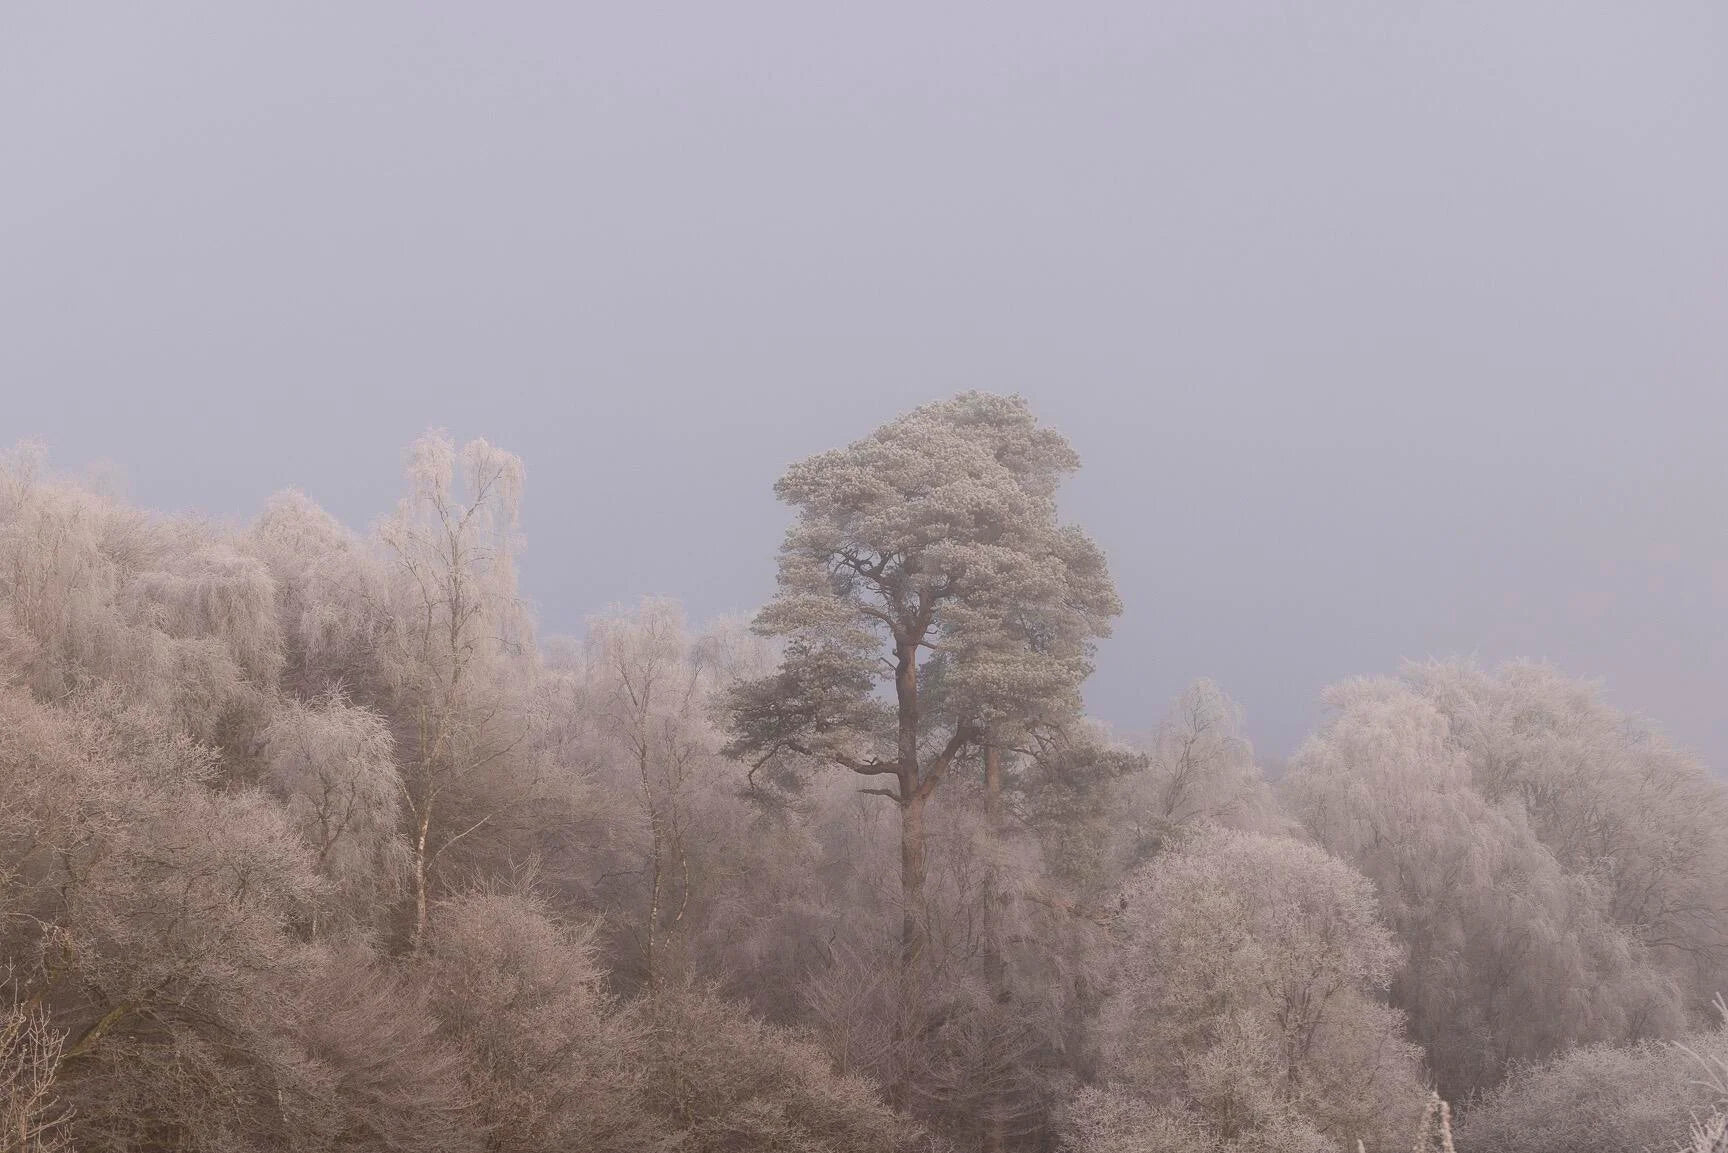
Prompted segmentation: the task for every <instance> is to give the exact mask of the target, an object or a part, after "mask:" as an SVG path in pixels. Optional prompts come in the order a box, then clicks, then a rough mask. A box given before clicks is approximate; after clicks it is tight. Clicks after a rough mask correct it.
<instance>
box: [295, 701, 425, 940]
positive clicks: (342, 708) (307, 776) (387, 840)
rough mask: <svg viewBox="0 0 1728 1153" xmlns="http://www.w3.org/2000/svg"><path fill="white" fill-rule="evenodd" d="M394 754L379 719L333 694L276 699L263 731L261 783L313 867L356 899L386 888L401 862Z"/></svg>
mask: <svg viewBox="0 0 1728 1153" xmlns="http://www.w3.org/2000/svg"><path fill="white" fill-rule="evenodd" d="M394 754H395V744H394V742H393V741H392V739H391V737H390V729H389V725H388V723H387V722H386V721H385V719H384V718H383V717H381V716H379V715H378V714H377V713H375V712H373V711H371V710H370V709H365V708H361V707H358V706H355V705H351V704H349V703H348V702H347V701H345V700H343V699H342V698H341V697H340V696H338V695H336V694H335V693H327V694H325V695H324V696H322V697H320V698H318V699H317V700H316V701H313V702H310V703H307V702H302V701H296V700H287V701H284V702H282V703H281V704H279V705H278V706H277V707H276V710H275V712H274V714H273V715H272V717H271V719H270V723H269V725H268V726H266V728H265V730H264V760H265V766H266V768H265V777H264V782H265V785H266V787H267V788H269V789H270V790H271V791H272V792H273V793H274V794H275V795H276V796H278V797H280V798H282V800H284V801H285V802H286V803H287V806H288V811H289V813H290V814H292V815H293V817H294V819H295V822H296V824H297V825H298V826H299V828H300V835H301V836H302V838H304V839H305V841H306V844H307V845H308V846H309V847H310V848H311V850H312V854H313V858H314V859H315V860H316V861H317V864H318V870H319V872H321V873H322V874H324V875H325V876H326V877H329V878H330V879H331V880H333V881H334V882H335V883H336V884H337V885H338V886H339V887H340V888H341V889H342V890H344V891H345V892H348V893H351V894H353V895H354V897H355V898H357V899H358V900H359V901H362V902H363V901H365V900H367V899H371V900H374V901H376V900H377V899H378V898H379V897H381V896H382V895H384V894H385V893H386V892H388V887H389V885H390V883H391V882H392V881H394V880H395V879H396V878H397V875H398V866H399V865H400V863H401V853H400V849H401V845H400V844H399V842H398V840H397V826H398V822H399V818H400V814H401V809H402V795H403V787H402V775H401V773H400V772H398V771H397V768H396V761H395V755H394ZM357 911H358V910H357Z"/></svg>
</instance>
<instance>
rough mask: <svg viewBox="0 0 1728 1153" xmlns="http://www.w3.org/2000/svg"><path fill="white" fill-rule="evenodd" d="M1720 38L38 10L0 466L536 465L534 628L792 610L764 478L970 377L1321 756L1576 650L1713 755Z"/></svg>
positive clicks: (179, 469) (1658, 18)
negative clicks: (1450, 675) (1505, 667)
mask: <svg viewBox="0 0 1728 1153" xmlns="http://www.w3.org/2000/svg"><path fill="white" fill-rule="evenodd" d="M1723 25H1724V15H1723V13H1722V11H1721V10H1720V8H1718V7H1717V6H1715V5H1709V4H1674V5H1660V6H1655V7H1651V6H1640V7H1637V8H1630V7H1627V6H1624V5H1595V4H1574V3H1567V4H1517V5H1480V6H1452V5H1414V4H1411V5H1396V6H1392V7H1390V8H1388V7H1386V6H1383V5H1355V4H1351V5H1306V4H1304V5H1287V6H1270V5H1266V6H1261V5H1210V4H1209V5H1186V6H1184V5H1111V6H1102V7H1094V8H1091V9H1089V10H1087V11H1084V12H1074V13H1065V14H1063V15H1062V16H1061V17H1060V18H1058V17H1057V16H1055V15H1054V14H1053V13H1051V12H1049V11H1048V10H1044V9H1039V8H1036V7H1033V6H1020V5H1014V6H1002V5H950V6H940V7H938V8H936V9H931V8H929V7H928V6H921V5H920V6H882V5H873V6H871V7H870V8H869V9H868V10H858V11H850V12H849V11H842V10H838V9H827V8H812V7H810V6H807V5H791V4H788V5H783V6H769V5H747V6H743V7H740V6H738V5H727V6H724V7H723V8H720V7H713V6H708V7H704V6H697V5H688V6H681V7H679V6H662V5H628V6H622V7H619V6H613V7H612V8H610V9H601V8H597V7H593V6H572V5H557V4H525V5H512V6H506V7H503V8H500V7H498V6H492V5H487V6H473V5H449V4H444V5H424V4H415V5H407V4H368V5H363V6H355V5H350V4H297V5H294V6H293V7H292V8H279V9H271V8H267V7H264V6H251V5H232V4H207V5H186V4H153V5H149V6H128V5H109V6H104V7H101V8H100V9H98V8H91V7H84V6H76V5H23V4H21V5H15V6H12V7H11V8H10V9H9V10H8V12H7V14H6V16H5V17H4V34H3V35H0V140H3V141H4V147H5V156H6V161H5V170H6V177H5V179H4V180H3V181H0V250H3V251H4V254H5V255H4V259H0V315H4V317H5V319H4V321H3V322H0V323H3V324H4V333H5V339H4V340H3V341H0V381H3V382H4V383H3V384H0V389H3V390H4V392H5V399H6V404H5V407H4V412H3V414H0V434H4V436H3V439H5V440H7V441H8V442H10V441H12V440H15V439H18V438H19V437H22V436H33V437H39V438H41V439H42V440H44V441H45V442H46V443H48V445H49V446H50V447H51V449H52V451H53V454H54V459H55V461H56V462H57V463H58V464H60V465H61V466H63V467H77V466H82V465H84V464H86V463H90V462H104V461H105V462H109V463H110V465H112V466H113V467H114V468H115V469H116V470H117V471H118V472H119V473H120V474H122V475H123V476H124V477H125V478H126V480H127V483H128V484H129V486H130V492H131V493H132V495H133V496H134V497H135V498H136V499H138V500H140V501H143V502H144V503H147V504H149V505H153V506H157V507H163V508H171V509H175V508H193V507H196V508H200V509H205V510H207V511H210V512H214V513H216V514H219V515H227V516H233V517H243V516H247V515H250V513H251V512H252V511H253V510H255V509H256V508H257V507H258V505H259V503H260V501H261V500H262V498H263V497H264V496H265V495H266V494H268V493H269V492H271V491H273V490H275V489H277V488H279V487H282V486H284V485H288V484H294V485H299V486H301V487H303V488H305V489H306V490H307V491H308V492H309V493H310V494H311V495H313V496H314V497H315V498H317V499H318V500H320V501H321V502H323V503H325V504H326V505H328V506H329V507H330V508H331V509H332V510H334V511H335V512H337V513H338V514H339V515H341V516H342V517H343V518H344V519H345V520H347V521H349V522H350V523H355V524H363V523H365V522H366V521H367V520H368V519H369V518H371V517H373V516H375V515H376V514H377V512H378V510H379V509H381V508H383V507H385V505H386V504H387V503H388V501H389V500H390V499H391V498H392V494H393V493H394V491H395V477H396V475H397V472H398V459H397V456H396V448H397V447H398V446H400V445H403V444H406V443H407V442H408V441H409V440H411V439H412V438H413V437H415V436H417V435H418V434H419V433H420V432H422V431H424V430H425V429H426V428H428V427H432V426H444V427H448V428H450V429H451V430H452V431H453V432H455V433H457V434H458V435H461V436H466V435H485V436H488V437H490V438H492V439H493V440H495V441H497V442H499V443H503V444H506V445H508V446H509V447H510V448H512V449H513V450H515V451H517V452H518V453H520V454H521V455H522V456H523V457H524V458H525V459H526V461H527V463H528V466H529V469H530V470H531V475H532V477H533V484H532V493H533V495H532V498H531V499H530V501H529V502H528V504H527V507H526V509H525V513H524V515H525V518H526V521H525V523H526V527H527V534H528V538H529V540H530V542H531V551H530V552H529V553H528V555H527V557H526V558H525V561H524V567H523V580H524V587H525V589H526V591H527V592H528V593H529V594H530V596H531V597H532V598H533V600H534V601H535V603H536V605H537V607H538V610H539V612H540V614H541V616H542V618H543V620H544V621H545V622H546V623H547V624H548V625H550V626H553V627H556V628H559V629H562V630H566V631H568V630H573V629H578V628H579V627H580V623H581V621H582V619H583V618H584V617H585V615H586V614H588V613H590V612H593V611H596V610H598V609H601V608H603V607H604V606H606V605H607V604H610V603H628V602H632V601H634V600H635V599H636V598H637V597H638V596H640V595H643V594H668V595H676V596H679V597H682V598H684V599H685V600H686V602H687V603H688V604H689V605H690V606H691V609H692V611H693V612H694V613H696V614H697V615H698V616H707V615H710V614H712V613H714V612H719V611H725V610H750V609H753V608H754V607H755V606H756V605H758V604H760V603H761V602H762V601H763V600H764V599H766V597H767V595H768V593H769V586H770V581H771V567H770V565H771V559H772V552H773V546H774V542H775V540H776V539H777V536H778V532H779V528H780V524H781V513H780V510H779V509H777V507H776V506H775V504H774V501H773V497H772V493H771V484H772V481H773V479H774V478H775V477H776V476H777V475H778V474H779V472H780V470H781V469H782V468H783V467H784V466H785V465H786V464H787V463H788V462H790V461H792V460H794V459H797V458H799V457H802V456H805V455H808V454H809V453H812V452H815V451H817V450H819V449H821V448H824V447H828V446H831V445H834V444H838V443H842V442H844V441H845V440H847V439H849V438H850V437H852V436H853V435H855V434H856V433H857V432H858V431H859V430H862V429H865V428H869V427H872V426H874V425H876V424H878V423H881V422H882V421H885V420H887V419H889V418H891V417H893V416H894V415H896V414H898V413H900V412H902V411H905V410H906V409H908V408H910V407H912V406H913V405H915V404H918V403H922V402H924V401H926V400H929V399H932V398H934V397H938V396H943V395H948V394H951V393H952V392H954V391H957V390H959V389H962V388H973V387H977V388H986V389H989V390H992V391H996V392H1016V391H1017V392H1020V393H1022V394H1024V395H1025V396H1027V397H1028V398H1029V399H1030V400H1031V401H1032V402H1033V405H1034V407H1035V409H1036V411H1037V412H1038V413H1039V414H1040V415H1041V416H1043V417H1044V418H1045V419H1047V420H1049V421H1050V422H1051V423H1052V424H1054V425H1055V426H1056V427H1058V428H1060V429H1062V430H1063V431H1064V432H1065V433H1066V434H1067V435H1068V436H1069V437H1070V439H1071V440H1072V441H1073V442H1074V443H1075V445H1076V446H1077V447H1078V449H1079V450H1080V452H1081V454H1082V456H1083V458H1084V459H1085V462H1086V467H1085V469H1084V470H1083V471H1082V472H1081V473H1080V475H1079V477H1078V478H1077V479H1076V481H1075V482H1074V484H1073V485H1072V486H1071V488H1070V490H1069V491H1068V492H1067V494H1066V496H1065V497H1064V499H1065V502H1066V505H1067V507H1068V508H1069V509H1070V510H1071V511H1072V513H1073V515H1074V516H1075V517H1076V518H1077V519H1078V520H1080V521H1081V522H1083V523H1084V524H1086V525H1087V526H1088V527H1089V529H1090V530H1091V531H1092V532H1093V533H1094V535H1095V536H1096V537H1097V539H1098V540H1099V541H1100V542H1101V544H1102V545H1103V546H1104V548H1105V549H1106V550H1107V552H1108V554H1109V557H1110V560H1111V565H1112V568H1113V570H1114V572H1115V574H1116V576H1117V580H1118V582H1119V583H1120V585H1121V587H1122V589H1123V590H1124V592H1125V594H1126V598H1127V602H1128V607H1127V613H1126V615H1125V616H1124V618H1123V619H1122V620H1121V622H1120V623H1119V625H1118V628H1117V631H1116V634H1115V637H1114V639H1112V640H1111V641H1109V642H1108V643H1107V644H1106V645H1105V647H1104V648H1103V650H1102V653H1101V656H1100V661H1099V666H1100V667H1099V673H1098V675H1097V676H1096V677H1095V678H1094V679H1093V681H1092V682H1091V683H1090V685H1089V686H1088V690H1087V695H1088V700H1089V702H1090V704H1091V706H1092V709H1093V711H1094V712H1096V713H1097V714H1098V715H1100V716H1102V717H1104V718H1107V719H1108V720H1110V721H1112V722H1114V723H1116V724H1118V725H1121V726H1124V727H1126V728H1144V727H1146V726H1148V725H1150V724H1151V723H1152V721H1153V720H1154V719H1155V717H1156V715H1157V714H1158V712H1159V711H1160V710H1161V708H1162V706H1163V702H1165V701H1166V700H1168V699H1169V698H1170V697H1171V696H1172V695H1174V694H1175V693H1176V692H1177V691H1178V690H1179V689H1180V688H1181V686H1182V685H1183V684H1185V683H1186V682H1187V681H1188V680H1189V679H1191V678H1192V677H1194V676H1196V675H1202V674H1203V675H1207V676H1211V677H1213V678H1215V679H1217V680H1218V681H1219V682H1220V683H1222V684H1224V685H1226V686H1228V687H1229V688H1230V690H1231V691H1232V693H1233V694H1235V695H1236V696H1237V697H1239V698H1240V699H1241V700H1242V701H1243V702H1244V704H1245V705H1246V707H1247V710H1248V716H1249V725H1250V730H1251V732H1252V734H1253V736H1254V737H1255V739H1256V743H1257V745H1259V746H1260V747H1261V749H1262V750H1263V751H1264V752H1265V753H1266V754H1268V755H1270V756H1274V757H1282V756H1284V755H1287V754H1288V753H1289V752H1291V751H1292V750H1293V748H1294V746H1295V744H1296V742H1297V740H1298V738H1299V737H1300V735H1301V733H1302V732H1304V731H1305V730H1306V729H1307V728H1308V727H1310V726H1311V725H1312V724H1313V722H1314V721H1315V720H1316V718H1317V716H1318V705H1317V694H1318V691H1319V689H1320V687H1321V686H1322V685H1323V684H1325V683H1327V682H1328V681H1330V680H1333V679H1336V678H1337V677H1339V676H1341V675H1343V674H1346V673H1349V672H1352V671H1356V670H1360V669H1367V668H1391V667H1395V666H1396V664H1397V663H1398V661H1399V660H1401V659H1404V658H1416V659H1420V658H1425V657H1428V656H1431V655H1440V656H1450V655H1463V656H1470V655H1475V656H1477V657H1479V658H1480V659H1482V660H1483V661H1486V662H1494V661H1497V660H1500V659H1503V658H1509V657H1534V658H1549V659H1552V660H1554V661H1556V662H1558V663H1559V664H1561V665H1562V666H1563V667H1565V668H1567V669H1568V670H1570V671H1573V672H1575V673H1578V674H1581V675H1589V676H1596V677H1602V678H1605V680H1606V682H1607V685H1608V689H1609V692H1610V694H1611V697H1612V699H1613V700H1614V701H1615V702H1617V703H1618V704H1620V705H1622V706H1624V707H1626V708H1629V709H1632V710H1634V711H1638V712H1642V713H1646V714H1649V715H1651V716H1654V717H1655V718H1657V719H1659V720H1660V721H1661V723H1662V724H1663V725H1664V726H1665V728H1666V729H1667V730H1668V731H1669V732H1670V733H1671V734H1672V735H1673V736H1674V737H1675V738H1676V739H1678V740H1680V741H1682V742H1683V743H1685V744H1687V745H1690V746H1692V747H1693V748H1695V749H1697V750H1698V751H1699V752H1701V753H1703V754H1704V755H1705V756H1706V758H1707V759H1708V760H1709V761H1710V762H1711V763H1712V764H1714V765H1716V766H1718V767H1720V766H1722V765H1723V764H1724V763H1728V719H1725V718H1724V714H1723V712H1722V710H1721V707H1720V701H1721V693H1722V685H1723V684H1724V683H1728V668H1725V666H1724V663H1723V662H1724V660H1725V659H1728V658H1725V654H1728V530H1725V529H1724V527H1723V524H1724V522H1723V518H1722V516H1721V511H1720V510H1721V508H1722V507H1723V501H1724V499H1725V497H1728V463H1725V461H1728V457H1725V456H1724V454H1723V453H1722V452H1721V450H1720V444H1721V433H1720V430H1721V429H1722V427H1724V426H1725V425H1728V399H1724V398H1725V396H1728V392H1725V390H1724V388H1723V375H1722V372H1723V365H1724V364H1725V363H1728V326H1724V325H1723V323H1722V317H1723V315H1724V310H1725V307H1728V283H1725V281H1724V279H1723V270H1724V268H1728V217H1725V216H1724V214H1723V213H1722V211H1721V205H1722V204H1724V203H1728V150H1724V149H1723V148H1722V147H1721V140H1722V137H1723V132H1724V127H1725V125H1728V67H1725V63H1728V62H1725V61H1724V53H1725V51H1728V49H1725V47H1724V46H1725V44H1728V37H1725V29H1724V26H1723Z"/></svg>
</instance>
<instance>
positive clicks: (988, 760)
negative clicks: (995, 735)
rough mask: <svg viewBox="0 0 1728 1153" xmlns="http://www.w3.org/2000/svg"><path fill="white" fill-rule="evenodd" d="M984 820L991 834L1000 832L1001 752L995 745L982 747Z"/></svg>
mask: <svg viewBox="0 0 1728 1153" xmlns="http://www.w3.org/2000/svg"><path fill="white" fill-rule="evenodd" d="M984 819H985V820H986V821H988V822H989V823H990V831H991V832H992V833H996V832H1000V829H1001V824H1002V750H1001V749H999V748H997V747H996V746H995V745H985V746H984Z"/></svg>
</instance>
